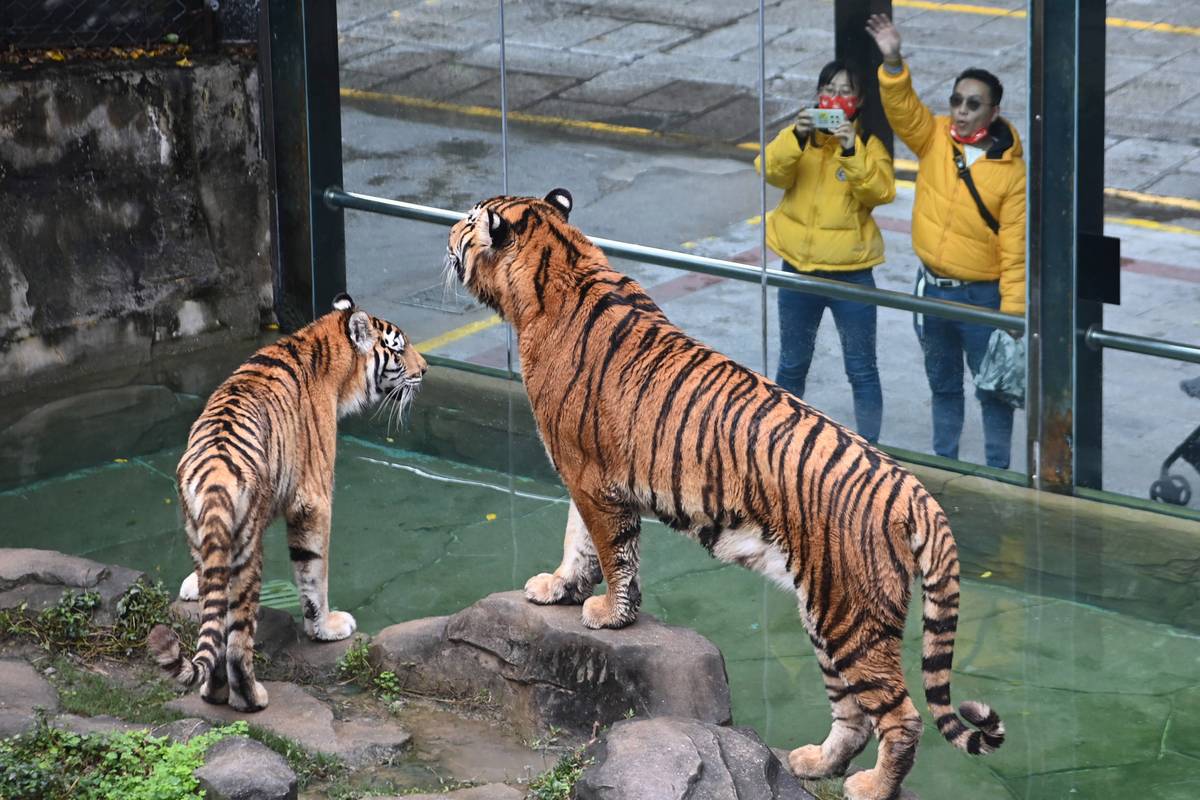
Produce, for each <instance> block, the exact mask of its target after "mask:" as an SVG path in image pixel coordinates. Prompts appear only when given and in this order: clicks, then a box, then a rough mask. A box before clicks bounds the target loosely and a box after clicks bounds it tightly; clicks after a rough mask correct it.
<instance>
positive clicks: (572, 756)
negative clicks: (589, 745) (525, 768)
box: [528, 747, 592, 800]
mask: <svg viewBox="0 0 1200 800" xmlns="http://www.w3.org/2000/svg"><path fill="white" fill-rule="evenodd" d="M591 763H592V759H591V758H586V759H585V758H584V757H583V748H582V747H580V748H578V749H576V750H572V751H571V752H570V753H567V754H565V755H564V756H563V757H562V758H560V759H558V763H557V764H555V765H554V766H553V767H552V768H550V769H548V770H546V771H545V772H543V773H542V774H541V775H538V776H537V777H536V778H534V779H533V780H531V781H530V782H529V795H528V797H530V798H532V799H533V800H568V799H569V798H570V797H571V792H572V790H573V789H574V788H575V784H576V783H577V782H578V781H579V778H580V777H581V776H582V775H583V771H584V770H585V769H587V768H588V767H589V766H590V765H591Z"/></svg>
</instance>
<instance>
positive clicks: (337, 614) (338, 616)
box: [309, 611, 358, 642]
mask: <svg viewBox="0 0 1200 800" xmlns="http://www.w3.org/2000/svg"><path fill="white" fill-rule="evenodd" d="M314 628H315V629H314V630H313V631H312V632H311V633H309V638H311V639H315V640H316V641H318V642H337V641H340V640H342V639H347V638H349V637H350V635H351V634H353V633H354V631H355V630H357V629H358V623H357V622H355V621H354V617H353V616H351V615H350V614H347V613H346V612H345V611H330V612H329V613H328V614H326V615H325V619H323V620H321V622H319V623H317V625H316V626H314Z"/></svg>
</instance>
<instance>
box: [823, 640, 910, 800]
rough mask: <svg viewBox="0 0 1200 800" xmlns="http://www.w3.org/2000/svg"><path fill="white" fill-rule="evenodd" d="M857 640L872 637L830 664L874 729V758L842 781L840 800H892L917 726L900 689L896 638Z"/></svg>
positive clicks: (850, 647)
mask: <svg viewBox="0 0 1200 800" xmlns="http://www.w3.org/2000/svg"><path fill="white" fill-rule="evenodd" d="M860 635H861V636H870V637H872V638H873V639H874V642H873V644H871V645H870V647H869V648H864V649H862V650H861V651H860V649H859V648H861V647H862V646H861V645H859V646H857V647H856V646H854V645H847V648H846V649H847V650H848V652H847V653H845V654H843V655H841V656H839V657H838V658H836V659H835V661H834V663H835V665H836V666H837V668H838V671H839V673H840V674H841V676H842V678H843V679H844V680H845V682H846V690H847V691H848V692H849V693H850V694H852V695H854V696H855V697H856V698H857V699H858V704H859V706H860V707H861V708H862V710H863V711H864V712H866V715H867V716H868V717H869V718H870V719H871V722H872V724H873V725H874V727H875V735H876V736H877V737H878V738H879V757H878V759H877V760H876V761H875V766H874V768H872V769H869V770H865V771H863V772H857V773H855V774H853V775H851V776H850V777H849V778H847V779H846V783H845V786H844V789H843V791H844V792H845V796H846V800H892V798H894V797H897V796H899V793H900V784H901V783H902V782H903V781H904V778H905V776H906V775H908V772H909V770H911V769H912V765H913V762H914V761H915V760H916V757H917V745H918V744H919V743H920V740H921V729H922V727H923V725H922V723H921V715H920V713H919V712H918V711H917V708H916V706H914V705H913V702H912V700H911V699H910V698H909V696H908V689H907V688H906V687H905V685H904V672H903V667H902V665H901V663H900V638H899V636H897V635H893V634H890V633H885V634H875V633H872V632H871V631H869V630H864V631H863V632H862V633H861V634H860ZM859 641H863V640H862V639H859ZM851 660H853V661H852V663H846V662H848V661H851Z"/></svg>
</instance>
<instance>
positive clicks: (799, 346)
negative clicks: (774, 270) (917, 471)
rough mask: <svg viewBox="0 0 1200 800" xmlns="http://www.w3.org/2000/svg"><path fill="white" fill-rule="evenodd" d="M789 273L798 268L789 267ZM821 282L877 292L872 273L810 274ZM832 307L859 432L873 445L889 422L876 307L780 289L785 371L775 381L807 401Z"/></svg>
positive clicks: (781, 369)
mask: <svg viewBox="0 0 1200 800" xmlns="http://www.w3.org/2000/svg"><path fill="white" fill-rule="evenodd" d="M783 269H784V271H785V272H796V271H797V270H796V268H795V267H793V266H792V265H791V264H789V263H788V262H786V261H784V262H783ZM804 274H806V275H812V276H814V277H817V278H830V279H832V280H835V281H844V282H846V283H856V284H858V285H859V286H870V287H872V288H874V286H875V277H874V275H872V274H871V270H869V269H860V270H854V271H851V272H824V271H817V272H806V273H804ZM826 307H828V308H829V310H830V311H832V312H833V324H834V325H836V326H837V332H838V336H839V337H840V338H841V340H842V361H843V362H844V364H845V367H846V377H847V378H849V379H850V390H851V392H852V393H853V395H854V418H855V420H856V421H857V423H858V432H859V434H861V435H862V436H863V438H865V439H866V440H867V441H869V442H877V441H879V428H880V425H881V424H882V422H883V389H882V388H881V387H880V384H879V368H878V367H877V366H876V364H875V306H873V305H870V304H869V303H857V302H854V301H853V300H835V299H833V298H831V297H821V296H819V295H815V294H805V293H804V292H793V291H788V290H786V289H780V290H779V339H780V342H779V372H778V373H776V375H775V382H776V383H778V384H779V385H780V386H782V387H783V388H784V389H787V390H788V391H789V392H791V393H792V394H794V395H796V396H797V397H803V396H804V385H805V382H806V381H807V379H808V368H809V366H810V365H811V364H812V357H813V346H814V345H815V344H816V341H817V328H818V327H820V325H821V317H822V316H823V315H824V313H825V308H826Z"/></svg>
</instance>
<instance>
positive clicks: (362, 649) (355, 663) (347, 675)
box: [337, 636, 375, 689]
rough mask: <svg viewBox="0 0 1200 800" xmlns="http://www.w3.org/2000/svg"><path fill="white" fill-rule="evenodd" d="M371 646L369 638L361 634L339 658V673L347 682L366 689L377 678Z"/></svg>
mask: <svg viewBox="0 0 1200 800" xmlns="http://www.w3.org/2000/svg"><path fill="white" fill-rule="evenodd" d="M369 653H370V647H369V646H368V644H367V640H366V639H364V638H363V637H361V636H356V637H355V638H354V644H352V645H350V648H349V649H348V650H347V651H346V652H345V653H343V654H342V657H341V658H339V659H338V663H337V674H338V677H339V678H341V679H342V680H343V681H344V682H346V683H353V684H354V685H356V686H361V687H362V688H364V689H369V688H370V687H371V683H372V681H373V680H374V678H375V668H374V667H373V666H371V659H370V655H369Z"/></svg>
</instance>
